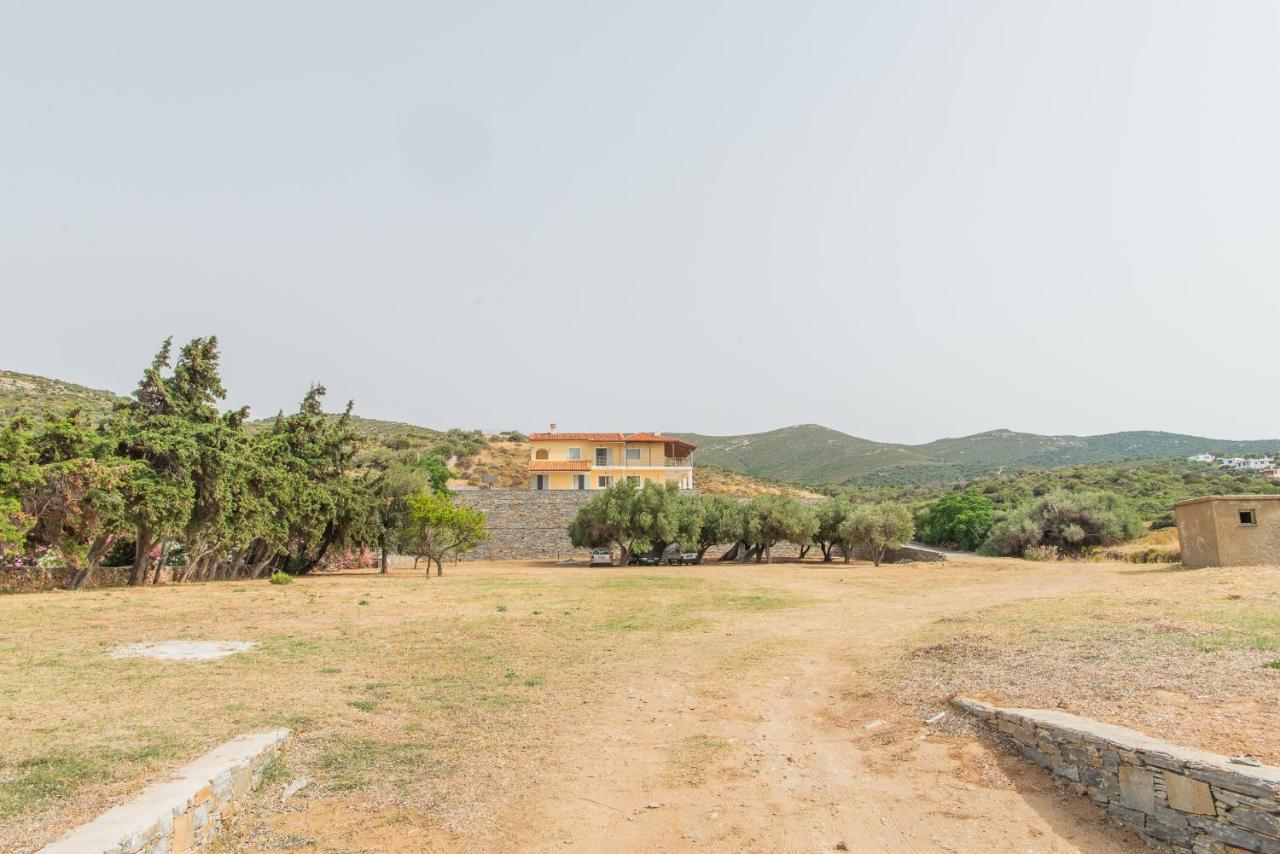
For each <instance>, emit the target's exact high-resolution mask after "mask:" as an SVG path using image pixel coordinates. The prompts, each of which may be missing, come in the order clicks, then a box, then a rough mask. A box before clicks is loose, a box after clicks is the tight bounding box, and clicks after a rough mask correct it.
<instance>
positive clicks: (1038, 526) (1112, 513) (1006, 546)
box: [983, 491, 1142, 556]
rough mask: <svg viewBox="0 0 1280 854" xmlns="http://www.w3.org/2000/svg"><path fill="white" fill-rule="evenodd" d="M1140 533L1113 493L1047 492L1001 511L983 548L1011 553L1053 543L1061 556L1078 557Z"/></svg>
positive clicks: (1130, 511)
mask: <svg viewBox="0 0 1280 854" xmlns="http://www.w3.org/2000/svg"><path fill="white" fill-rule="evenodd" d="M1141 532H1142V524H1141V522H1139V521H1138V515H1137V513H1135V512H1134V510H1133V509H1132V508H1131V507H1130V506H1129V505H1127V504H1125V503H1124V502H1123V501H1122V500H1121V499H1120V497H1119V496H1117V495H1115V494H1114V493H1111V492H1102V491H1082V492H1051V493H1049V494H1048V495H1045V496H1043V497H1041V498H1039V499H1037V500H1036V501H1034V502H1032V503H1030V504H1025V505H1022V506H1021V507H1017V508H1015V509H1013V510H1010V511H1009V512H1007V513H1005V514H1004V516H1002V517H1001V518H1000V519H999V520H998V521H997V522H996V523H995V525H994V526H993V527H992V528H991V533H990V534H989V535H988V537H987V543H986V545H985V546H984V547H983V551H984V552H986V553H988V554H997V555H1009V556H1014V555H1024V554H1026V552H1027V550H1028V549H1030V548H1033V547H1036V546H1055V547H1057V549H1058V550H1059V551H1060V552H1061V553H1063V554H1077V555H1078V554H1083V553H1084V552H1087V551H1089V550H1090V549H1093V548H1095V547H1097V546H1111V545H1115V544H1116V543H1120V542H1123V541H1125V540H1130V539H1133V538H1134V537H1136V536H1138V534H1140V533H1141Z"/></svg>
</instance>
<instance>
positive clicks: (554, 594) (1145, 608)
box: [0, 558, 1280, 850]
mask: <svg viewBox="0 0 1280 854" xmlns="http://www.w3.org/2000/svg"><path fill="white" fill-rule="evenodd" d="M446 573H447V574H446V576H445V578H443V579H432V580H430V581H427V580H425V579H423V577H422V576H421V575H418V574H411V573H408V572H404V573H395V574H392V575H390V576H386V577H379V576H377V575H356V574H351V575H335V576H325V577H315V578H304V579H300V580H299V581H297V582H296V583H294V584H290V585H284V586H271V585H269V584H267V583H266V582H251V583H223V584H204V585H188V586H182V587H161V588H146V589H139V590H106V591H86V592H82V593H74V594H73V593H46V594H31V595H24V596H3V597H0V627H3V628H2V629H0V720H2V721H3V722H4V725H3V726H2V727H0V757H2V760H0V849H4V850H8V849H10V848H13V847H17V846H21V845H32V844H38V843H40V842H42V841H45V840H47V839H49V838H50V837H52V836H53V835H56V833H57V832H59V831H60V830H62V829H65V828H66V827H67V826H70V825H71V824H73V823H75V822H77V821H78V820H82V819H85V818H88V817H90V816H91V815H93V814H95V813H97V812H99V811H101V810H102V809H104V808H105V807H107V806H109V805H110V804H112V803H114V802H118V801H119V800H122V799H123V798H125V797H127V796H128V795H129V794H131V793H132V792H135V791H137V790H138V789H139V788H141V786H142V785H143V784H144V782H145V781H147V780H148V779H151V778H154V777H155V775H156V774H158V773H159V772H160V770H161V769H163V768H167V767H173V766H176V765H178V764H181V763H182V762H185V761H188V760H190V759H191V758H193V757H195V756H197V755H199V754H200V753H202V752H204V751H206V750H208V749H210V748H211V747H213V746H214V745H216V744H218V743H220V742H222V741H224V740H225V739H227V738H230V737H231V736H233V735H236V734H238V733H241V732H245V731H251V730H254V729H258V728H262V727H266V726H274V725H283V726H289V727H292V728H294V730H295V732H296V735H295V738H294V739H293V741H292V742H291V743H290V745H289V748H288V749H287V750H286V752H285V756H284V759H283V760H282V761H283V765H282V767H281V768H279V769H278V770H277V771H276V774H277V775H278V779H281V780H285V779H292V778H293V777H296V776H306V777H308V778H310V779H311V780H313V781H314V782H313V785H312V786H311V787H309V788H308V789H307V790H306V793H305V794H304V795H302V796H300V801H299V804H296V805H295V804H293V803H292V802H291V805H290V807H289V809H287V810H283V811H282V810H281V808H280V806H279V802H278V789H279V787H278V786H277V787H275V788H274V789H273V790H272V791H273V792H275V793H277V794H276V795H272V794H271V793H265V794H261V795H260V796H259V797H257V798H256V799H255V800H254V801H253V803H251V804H249V805H248V806H247V808H246V812H245V813H244V814H243V815H242V817H241V819H240V820H239V821H238V822H237V825H236V828H235V829H234V832H233V833H232V835H230V836H229V837H228V842H227V843H226V844H227V845H228V846H229V849H230V850H240V848H243V847H248V848H253V849H267V850H285V849H289V850H331V848H332V846H333V845H335V844H336V845H338V847H343V846H346V847H353V848H359V847H360V846H357V845H355V844H354V843H351V844H348V842H342V841H340V842H338V843H335V842H333V839H334V838H335V836H334V834H333V833H330V832H329V831H328V830H326V828H327V827H329V825H331V824H332V825H333V826H339V825H340V826H341V827H349V828H350V831H349V834H348V836H342V837H340V838H341V839H343V840H363V841H362V842H361V845H363V846H364V847H365V848H368V846H369V845H370V844H373V843H370V842H369V840H377V842H376V844H375V845H374V847H375V848H376V847H377V846H379V845H381V846H382V847H383V848H385V849H396V848H405V847H409V848H414V847H419V846H420V844H422V839H423V838H425V837H421V838H420V837H417V836H413V835H412V834H414V833H423V834H432V833H436V832H439V833H444V834H455V833H460V834H463V835H466V834H470V836H469V837H468V838H471V839H479V840H481V841H480V842H479V843H477V844H476V845H475V846H474V847H475V850H484V845H483V844H482V843H487V842H488V841H489V840H488V837H485V836H484V834H486V833H489V832H491V831H492V830H493V828H494V822H495V816H497V815H500V814H501V810H502V809H503V808H504V805H505V804H508V803H510V802H511V800H512V798H515V797H517V796H520V797H525V798H527V797H529V793H530V792H538V791H541V790H542V788H543V787H544V786H545V785H546V782H545V781H546V780H547V779H548V774H549V771H548V769H549V768H551V767H559V768H561V769H562V770H563V769H564V767H565V766H568V769H569V770H572V769H573V768H574V767H576V766H577V765H578V764H580V763H588V762H589V761H590V757H589V756H584V755H583V754H582V752H581V751H582V750H584V749H587V750H590V749H593V748H584V747H583V745H582V744H581V743H579V742H575V741H573V740H572V738H573V734H578V735H579V736H581V734H583V733H588V734H590V733H601V738H602V739H603V740H604V743H605V744H610V743H615V742H610V741H609V736H610V735H612V734H613V732H614V730H613V729H611V728H610V729H605V730H603V731H602V730H601V729H600V728H599V727H598V726H597V725H596V724H595V722H596V721H598V720H601V719H608V720H614V721H621V723H620V724H619V726H624V727H626V728H627V729H630V728H632V727H637V728H638V727H644V726H651V727H652V729H651V731H650V736H651V739H652V740H651V742H650V744H653V745H655V749H656V750H657V751H658V756H659V757H660V758H659V760H658V765H657V766H656V767H657V768H658V769H659V770H658V771H657V772H656V773H657V774H658V775H659V776H660V777H663V778H665V779H667V780H668V781H669V784H670V785H673V786H677V787H678V788H679V790H680V791H687V790H688V789H689V788H691V787H697V788H702V789H707V790H711V791H715V790H716V787H717V786H720V785H721V784H723V785H725V786H728V787H729V788H732V787H733V786H737V785H738V780H737V778H732V779H731V776H732V775H729V776H725V775H726V774H729V771H725V770H724V769H729V770H730V771H732V769H734V768H736V769H737V772H736V773H739V774H742V773H746V774H748V775H750V777H751V778H755V772H754V771H753V770H751V767H752V766H750V765H749V763H748V764H744V760H743V753H742V752H743V751H744V750H745V749H746V748H745V747H744V744H745V739H746V736H745V735H744V733H751V732H754V730H753V729H752V727H754V726H756V725H757V722H758V721H765V722H766V724H767V722H768V721H772V720H775V719H776V718H779V717H781V716H782V715H783V712H784V711H786V709H788V708H793V707H794V706H793V704H794V703H795V702H797V700H796V699H795V698H793V699H792V700H789V701H788V702H787V703H785V704H783V705H782V706H779V705H778V704H777V702H776V700H777V698H778V697H780V696H782V695H783V694H785V692H786V691H787V690H788V689H787V688H786V686H787V685H789V684H794V680H796V679H799V678H800V677H802V676H804V675H805V674H807V678H808V679H809V680H810V681H811V682H812V684H813V685H814V686H815V688H818V689H820V690H821V694H822V695H823V696H822V697H819V696H818V694H819V690H814V691H812V692H810V691H809V690H806V691H804V692H803V694H802V695H798V696H801V697H805V698H809V699H808V700H807V701H806V702H813V703H815V707H814V710H813V711H812V712H810V711H804V712H803V713H801V714H797V715H796V717H795V719H794V720H795V722H796V723H797V725H804V726H809V725H810V724H812V725H814V726H815V727H816V726H819V725H822V723H823V721H827V722H829V723H830V724H831V728H830V729H825V730H818V731H819V732H820V734H821V737H822V739H824V741H822V742H821V744H826V743H828V741H829V742H830V743H831V744H835V743H837V741H842V740H843V741H847V740H848V739H859V738H861V739H864V742H860V743H864V744H865V750H867V751H876V750H881V752H882V753H883V756H880V755H879V754H875V755H874V756H873V759H874V761H872V762H871V765H870V767H880V766H878V765H876V764H875V762H878V761H881V760H883V761H884V762H885V763H888V764H886V765H885V767H886V768H889V767H891V766H892V763H894V762H900V761H901V759H900V757H898V754H897V753H894V752H893V751H895V750H901V749H904V748H902V747H901V746H900V745H898V746H895V744H893V743H889V742H886V745H887V746H885V747H883V748H881V747H879V746H877V745H878V744H879V742H878V741H876V740H875V739H872V738H870V737H868V736H866V734H865V733H863V731H862V728H861V727H862V724H863V723H865V721H867V720H869V719H871V718H872V717H883V718H887V719H889V720H890V721H891V725H890V727H889V728H888V729H887V730H886V732H888V733H890V734H892V733H894V732H899V731H900V732H902V733H904V735H903V737H902V741H901V744H905V745H913V744H916V742H915V741H914V739H913V738H912V737H910V736H908V735H905V734H906V733H910V732H912V730H910V729H909V728H906V726H905V724H904V723H903V722H904V721H916V722H918V721H919V720H921V719H922V718H923V717H925V716H926V715H925V712H926V711H927V712H928V713H933V712H935V711H936V710H937V709H939V708H945V707H946V706H945V703H946V700H947V699H948V697H950V696H951V695H952V694H954V693H958V692H960V693H974V694H977V695H979V696H983V697H987V698H989V699H992V700H996V701H999V702H1002V703H1015V704H1027V705H1041V706H1052V705H1062V706H1064V707H1066V708H1067V709H1069V710H1071V711H1074V712H1077V713H1080V714H1085V715H1088V716H1091V717H1096V718H1100V719H1102V720H1107V721H1110V722H1114V723H1120V724H1126V725H1130V726H1135V727H1137V728H1139V729H1143V730H1146V731H1148V732H1151V733H1153V734H1157V735H1159V736H1161V737H1165V738H1169V739H1171V740H1175V741H1182V742H1184V743H1187V744H1190V745H1195V746H1202V747H1209V748H1212V749H1218V750H1221V751H1223V752H1229V753H1239V752H1242V751H1247V752H1251V753H1254V754H1256V755H1258V756H1260V757H1263V758H1264V759H1268V760H1271V761H1280V735H1277V734H1278V733H1280V711H1277V709H1276V707H1275V703H1274V697H1275V695H1276V692H1277V690H1278V689H1280V669H1276V668H1272V667H1267V666H1265V665H1267V664H1269V663H1272V662H1280V569H1274V568H1272V569H1261V568H1253V569H1221V570H1217V569H1215V570H1196V571H1185V570H1180V569H1178V568H1174V567H1162V568H1155V569H1152V568H1146V567H1136V566H1132V565H1105V564H1090V563H1077V564H1062V563H1058V564H1046V565H1036V564H1031V563H1028V562H1025V561H1015V560H1000V559H979V558H959V559H955V560H952V561H950V562H948V563H947V564H943V565H940V566H938V565H915V566H909V567H892V566H885V567H880V568H878V569H877V568H875V567H872V566H870V565H869V564H861V563H853V564H848V565H845V564H836V565H827V566H823V565H821V564H819V563H817V562H816V561H810V562H808V563H805V564H800V563H786V564H779V565H773V566H764V565H752V566H745V567H744V566H709V567H690V568H661V569H653V570H641V569H628V570H608V571H601V570H596V571H592V570H587V569H581V568H555V567H550V566H547V565H532V564H525V565H511V564H508V565H496V566H495V565H490V566H485V565H467V566H464V567H462V568H447V569H446ZM362 603H365V604H362ZM171 638H186V639H206V640H256V641H259V642H260V643H261V647H260V648H259V649H258V650H256V651H254V652H251V653H247V654H243V655H238V656H234V657H231V658H227V659H222V660H219V661H211V662H202V663H201V662H189V663H178V662H160V661H150V660H145V659H129V660H113V659H109V658H107V657H106V656H105V653H106V651H107V650H108V649H109V648H110V647H112V646H114V645H116V644H122V643H134V642H138V641H147V640H163V639H171ZM673 669H675V670H678V671H679V681H681V682H682V683H683V685H687V686H688V687H680V688H678V689H676V688H672V689H671V691H672V693H671V694H670V697H669V698H667V699H666V700H662V698H661V697H660V696H659V695H660V693H661V692H658V693H654V692H653V691H651V692H650V693H649V694H648V695H647V697H648V699H649V701H650V702H648V703H647V704H646V703H644V702H642V699H643V698H642V696H641V695H639V694H638V695H637V698H630V696H629V692H628V686H629V685H644V684H645V683H650V687H651V688H653V684H654V681H655V679H657V682H656V684H657V685H658V686H665V685H667V684H668V682H669V681H671V680H669V678H668V676H667V675H666V674H667V673H670V672H671V671H672V670H673ZM655 674H663V675H662V676H661V677H660V678H659V677H655ZM671 678H672V679H674V677H671ZM664 690H665V689H664ZM828 693H829V694H830V696H829V697H828V696H826V695H827V694H828ZM689 697H691V698H692V700H691V701H687V700H686V698H689ZM660 700H661V701H662V702H663V703H667V704H668V705H670V706H671V708H668V709H667V710H666V712H665V714H667V717H666V718H662V717H659V718H658V720H657V722H652V723H650V722H651V721H652V720H653V716H654V715H659V716H661V715H662V714H664V712H663V711H661V710H660V709H659V708H657V707H658V706H659V705H661V703H660V702H659V701H660ZM619 703H623V704H625V708H620V707H619ZM703 705H709V706H713V707H716V711H715V712H714V713H712V712H708V713H706V715H705V716H702V715H703V711H702V708H703ZM694 706H696V707H697V708H696V710H695V709H693V708H692V707H694ZM748 708H749V709H750V710H751V711H750V712H749V713H747V712H745V711H742V710H745V709H748ZM694 716H699V717H698V718H697V720H696V722H694V721H693V720H692V718H693V717H694ZM682 720H689V721H690V722H689V724H687V728H686V729H684V730H683V731H679V734H678V736H674V735H673V736H670V741H669V742H663V741H661V739H662V738H663V737H666V736H667V734H669V733H674V732H676V730H671V729H667V728H666V722H667V721H682ZM955 720H957V718H956V716H954V715H952V716H951V717H949V718H948V719H947V722H946V723H944V724H943V725H942V726H941V727H940V728H941V729H942V730H943V731H946V730H947V728H948V727H949V726H951V722H952V721H955ZM735 722H736V723H735ZM766 724H760V725H766ZM735 726H737V727H738V729H736V730H735V729H734V727H735ZM774 735H778V733H777V732H776V731H775V732H774ZM888 737H889V736H888V735H886V736H883V737H881V736H876V738H888ZM566 739H568V740H566ZM637 739H638V740H637V746H636V747H635V749H636V750H639V749H642V747H643V744H644V742H643V740H642V739H640V738H639V737H637ZM833 739H834V740H833ZM771 741H772V738H771ZM626 744H628V745H630V744H631V742H626ZM806 744H808V743H807V742H805V743H800V742H798V743H797V746H796V748H795V749H796V750H800V749H801V748H804V749H811V750H824V749H827V748H825V747H820V746H810V747H806V746H805V745H806ZM814 744H815V745H816V744H818V743H817V742H815V743H814ZM619 749H621V748H619ZM627 749H628V750H630V749H631V748H630V747H628V748H627ZM760 749H761V748H759V747H753V748H752V750H754V751H755V752H757V753H758V752H759V751H760ZM787 749H788V751H790V750H792V748H787ZM788 755H791V754H790V753H789V754H788ZM794 756H795V758H796V760H797V761H798V762H803V761H805V759H804V755H803V753H802V752H799V753H795V754H794ZM877 756H878V757H879V758H875V757H877ZM631 757H632V754H630V753H627V752H625V751H624V752H621V753H619V754H618V758H619V762H621V763H625V762H627V761H630V759H631ZM895 757H897V758H895ZM834 767H835V766H833V768H834ZM930 767H933V766H930ZM744 769H745V770H744ZM779 769H780V770H779V772H778V773H779V774H780V775H787V774H790V773H791V770H790V769H791V766H790V764H789V762H788V761H787V760H785V759H784V760H782V764H781V765H779ZM722 772H723V773H722ZM833 773H834V772H833ZM931 773H933V772H931ZM744 779H746V778H744ZM779 779H783V777H779ZM824 785H825V783H824ZM681 787H682V788H681ZM726 792H727V789H726ZM273 797H274V799H273ZM643 797H645V798H646V799H648V796H647V795H645V796H643ZM725 797H727V798H731V799H733V798H738V795H737V794H733V795H728V794H726V795H725ZM657 800H663V798H657ZM733 802H734V803H736V802H737V800H734V801H733ZM303 805H305V806H303ZM357 807H358V808H357ZM624 823H625V821H624ZM384 825H385V827H384ZM762 826H763V825H762ZM511 827H512V828H517V829H518V823H516V824H514V825H512V826H511ZM504 829H510V828H504ZM753 832H754V831H753ZM760 832H764V831H760ZM344 833H347V831H344ZM379 834H382V835H379ZM453 838H454V837H452V836H448V837H442V839H443V841H440V840H436V841H437V842H439V844H440V845H441V846H443V847H444V848H445V849H447V848H448V847H450V841H449V840H450V839H453ZM432 839H435V837H432ZM308 840H310V841H308ZM318 840H319V841H318ZM324 840H328V841H324ZM640 841H641V842H642V843H643V841H644V840H640ZM432 844H436V842H433V843H432ZM326 845H328V846H330V847H329V848H326V847H325V846H326Z"/></svg>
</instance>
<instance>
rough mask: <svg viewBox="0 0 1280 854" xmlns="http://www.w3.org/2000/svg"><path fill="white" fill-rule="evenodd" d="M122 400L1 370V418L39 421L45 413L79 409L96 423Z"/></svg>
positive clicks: (105, 393) (118, 397) (73, 385)
mask: <svg viewBox="0 0 1280 854" xmlns="http://www.w3.org/2000/svg"><path fill="white" fill-rule="evenodd" d="M120 400H123V398H121V397H120V396H119V395H116V394H113V393H111V392H109V391H103V390H102V389H96V388H88V387H87V386H82V385H76V384H75V383H68V382H63V381H62V380H51V379H49V378H48V377H38V376H36V375H34V374H20V373H17V372H16V371H2V370H0V419H9V418H13V417H15V416H18V415H26V416H28V417H30V418H39V417H41V416H42V415H44V413H45V412H55V413H58V414H62V413H65V412H69V411H70V410H72V409H76V408H79V409H81V410H83V412H84V413H85V415H87V416H88V417H89V418H91V419H93V420H95V421H96V420H98V419H101V418H103V417H105V416H106V415H107V414H109V413H110V412H111V407H112V406H114V405H115V403H116V402H117V401H120Z"/></svg>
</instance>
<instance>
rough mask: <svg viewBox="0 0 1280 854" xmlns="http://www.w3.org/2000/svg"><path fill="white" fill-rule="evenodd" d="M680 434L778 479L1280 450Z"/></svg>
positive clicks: (700, 453) (1170, 439) (921, 477)
mask: <svg viewBox="0 0 1280 854" xmlns="http://www.w3.org/2000/svg"><path fill="white" fill-rule="evenodd" d="M677 435H679V436H681V437H683V438H686V439H688V440H689V441H690V442H693V443H694V444H695V445H697V446H698V450H697V451H695V452H694V461H695V462H696V463H701V464H706V465H715V466H720V467H721V468H725V469H729V470H730V471H739V472H744V473H746V474H751V475H755V476H758V477H766V478H771V479H774V480H783V481H791V482H798V483H856V484H864V485H881V484H884V485H888V484H911V483H945V482H953V481H960V480H968V479H972V478H975V477H982V476H984V475H991V474H996V473H999V472H1002V471H1007V470H1011V469H1019V468H1030V469H1051V468H1059V467H1062V466H1078V465H1092V464H1095V463H1113V462H1120V461H1123V460H1134V459H1159V458H1170V457H1187V456H1190V455H1191V454H1196V453H1201V452H1208V453H1212V454H1216V455H1219V456H1221V455H1224V454H1264V453H1271V452H1276V451H1280V439H1259V440H1247V441H1238V440H1230V439H1206V438H1202V437H1199V436H1187V435H1183V434H1179V433H1161V432H1156V431H1127V432H1122V433H1106V434H1103V435H1099V436H1042V435H1039V434H1035V433H1017V432H1014V431H1012V430H990V431H988V432H985V433H975V434H974V435H972V436H961V437H958V438H949V439H938V440H936V441H933V442H928V443H926V444H923V445H895V444H889V443H884V442H872V441H869V440H867V439H860V438H858V437H856V436H849V435H847V434H845V433H841V432H839V431H837V430H831V429H829V428H826V427H820V426H818V425H816V424H803V425H800V426H797V427H785V428H783V429H781V430H771V431H769V432H767V433H753V434H748V435H743V436H705V435H700V434H696V433H680V434H677Z"/></svg>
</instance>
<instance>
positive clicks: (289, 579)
mask: <svg viewBox="0 0 1280 854" xmlns="http://www.w3.org/2000/svg"><path fill="white" fill-rule="evenodd" d="M267 580H268V581H270V582H271V583H272V584H292V583H293V576H292V575H290V574H289V573H287V572H281V571H280V570H278V569H277V570H276V571H275V572H273V573H271V577H270V578H269V579H267Z"/></svg>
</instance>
